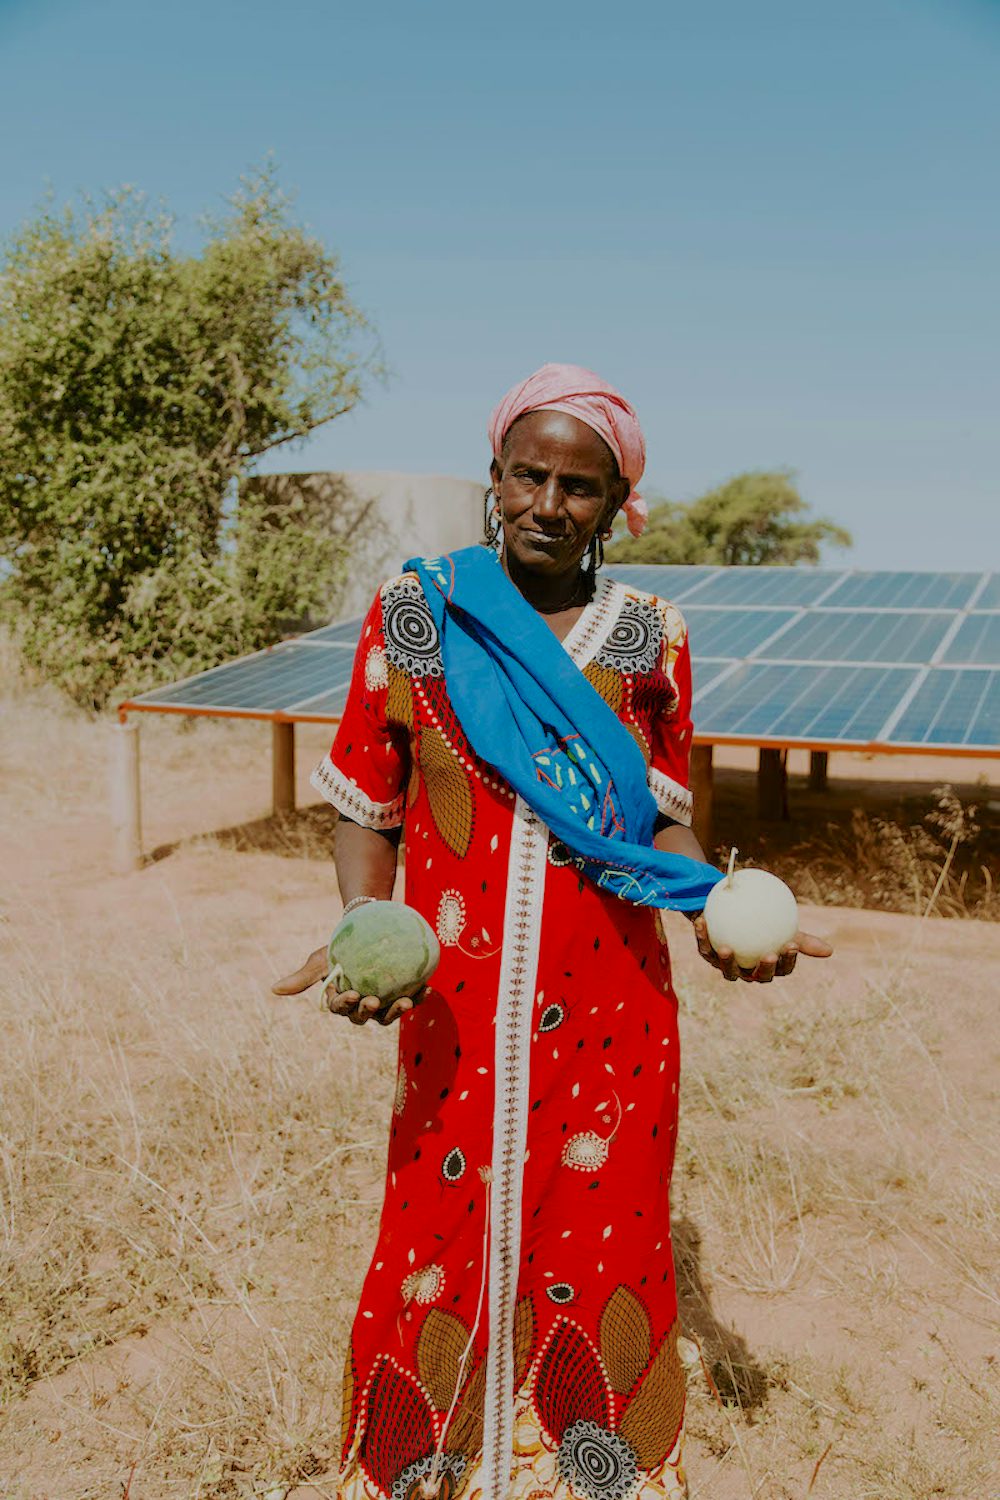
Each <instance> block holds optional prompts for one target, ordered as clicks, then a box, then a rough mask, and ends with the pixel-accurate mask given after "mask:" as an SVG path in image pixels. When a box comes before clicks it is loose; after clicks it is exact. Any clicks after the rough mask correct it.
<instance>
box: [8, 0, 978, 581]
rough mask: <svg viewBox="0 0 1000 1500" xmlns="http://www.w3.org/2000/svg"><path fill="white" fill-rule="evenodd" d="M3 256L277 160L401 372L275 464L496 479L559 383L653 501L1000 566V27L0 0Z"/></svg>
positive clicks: (951, 15)
mask: <svg viewBox="0 0 1000 1500" xmlns="http://www.w3.org/2000/svg"><path fill="white" fill-rule="evenodd" d="M0 101H2V102H0V141H2V144H0V162H2V172H0V185H2V186H0V233H2V234H4V235H6V234H7V233H9V232H10V231H12V230H13V229H15V228H16V226H17V225H18V224H19V223H20V222H21V221H23V219H24V218H25V217H27V216H29V215H30V214H31V213H32V212H33V211H34V209H35V208H36V206H37V205H38V203H39V201H40V199H41V197H42V195H43V193H44V191H45V190H46V187H47V186H51V188H52V190H53V191H54V193H55V196H56V198H57V200H63V199H65V198H68V197H71V196H72V195H73V194H75V193H77V192H78V191H79V190H81V189H84V190H90V191H98V190H100V189H101V188H103V187H113V186H116V185H118V184H120V183H123V182H129V183H133V184H135V185H137V186H140V187H142V188H144V189H145V190H147V191H148V192H149V193H150V194H151V195H152V196H154V197H160V196H162V197H163V198H164V199H165V200H166V201H167V203H168V204H169V205H170V206H171V207H172V208H173V209H174V210H175V211H176V212H177V213H178V214H179V215H180V217H181V220H182V223H183V225H184V226H185V227H184V230H183V232H184V234H185V236H186V235H188V234H190V233H191V232H192V230H191V226H192V225H193V223H194V220H195V218H196V216H197V215H198V214H199V213H200V212H201V211H203V210H205V209H211V208H213V207H218V205H219V202H220V200H221V198H222V197H223V196H224V195H225V194H227V193H228V192H229V191H231V190H232V188H233V187H234V186H235V184H236V181H237V178H238V177H239V175H240V173H241V172H243V171H245V170H246V169H247V168H249V167H251V166H252V165H253V164H255V163H258V162H260V161H261V160H262V159H263V158H264V156H265V155H266V154H267V153H268V152H273V153H274V154H275V156H276V159H277V163H278V167H279V172H280V177H281V180H282V182H283V184H284V185H285V186H286V187H288V188H294V189H295V190H296V191H297V195H298V197H297V208H298V214H299V217H300V218H301V219H302V220H304V221H305V222H306V223H308V224H309V225H310V226H311V227H312V228H313V229H314V230H315V231H317V232H318V233H319V234H320V235H321V236H322V237H323V239H324V240H325V241H326V242H327V243H328V244H329V245H330V246H332V247H334V248H335V249H336V250H337V251H338V252H339V253H340V255H341V257H342V260H343V263H344V267H345V270H346V272H347V275H348V278H349V281H350V284H351V286H352V288H353V290H354V293H355V296H356V298H357V300H359V301H360V302H361V304H362V305H363V306H364V307H365V308H366V310H367V311H368V312H369V313H370V314H371V316H372V317H373V319H374V321H375V322H376V324H377V326H378V328H379V330H380V332H381V335H382V339H383V342H384V346H385V352H386V356H387V359H388V361H389V363H390V365H391V367H392V369H393V372H394V375H393V379H392V382H391V384H390V385H389V386H388V387H387V388H386V389H384V390H383V389H379V388H377V387H376V388H375V389H374V390H372V392H371V394H370V397H369V400H368V403H367V405H366V406H365V407H364V409H362V410H360V411H358V412H357V413H353V414H351V415H350V416H349V417H347V418H345V419H342V420H341V421H339V422H336V423H334V424H332V425H331V426H329V427H328V428H326V429H324V430H322V431H321V432H320V433H318V434H317V435H316V436H315V437H314V438H313V439H312V440H311V441H310V443H309V444H308V445H307V446H305V447H304V448H301V449H299V450H298V451H293V452H288V453H287V454H282V455H280V456H277V457H276V461H275V462H274V463H273V465H272V467H274V468H286V467H287V468H308V467H315V468H389V469H410V470H415V471H421V472H430V473H434V472H443V473H453V474H462V475H467V476H470V477H480V476H482V477H483V478H484V480H485V475H486V466H487V460H488V453H487V451H486V442H485V436H484V424H485V421H486V417H487V414H488V412H489V409H490V407H491V406H492V405H493V403H494V401H495V400H496V399H497V397H498V396H499V395H500V394H501V393H502V391H503V390H504V389H505V388H506V387H507V386H508V385H509V384H511V383H512V382H513V381H514V380H515V379H517V378H519V377H521V376H522V375H524V374H527V373H528V372H529V371H530V370H531V369H532V368H534V366H536V365H537V364H540V363H541V362H542V361H544V360H547V359H566V360H572V361H576V362H578V363H581V364H586V365H590V366H592V367H593V368H595V369H597V370H599V371H600V372H601V373H602V374H604V375H606V376H607V377H608V378H609V379H612V380H614V381H616V382H617V383H618V384H619V385H620V386H621V387H622V389H623V390H624V391H625V393H626V394H627V395H628V396H629V397H630V398H631V399H632V400H633V401H634V403H635V404H636V406H637V407H638V408H639V412H640V416H641V417H642V419H643V423H644V427H645V431H646V436H647V443H648V448H649V467H648V471H647V478H646V484H645V488H646V490H647V492H650V493H655V492H659V493H665V494H669V495H671V496H673V497H675V498H678V499H683V498H689V497H690V496H692V495H694V494H697V493H698V492H699V491H700V490H702V489H704V488H707V487H708V486H709V485H711V484H713V483H716V482H718V481H720V480H721V479H723V478H725V477H726V476H727V475H729V474H732V473H734V472H736V471H738V470H740V469H745V468H754V467H769V466H779V465H783V466H790V467H792V468H794V469H796V470H797V471H798V474H799V479H800V483H801V487H802V490H803V493H804V494H805V496H806V498H807V499H808V500H809V501H810V502H812V504H813V505H814V506H815V507H816V509H817V510H818V511H820V512H822V513H825V514H828V515H830V516H832V517H834V518H835V519H836V520H838V521H841V522H842V523H843V524H845V525H847V526H848V527H849V528H850V529H851V530H852V531H853V532H854V534H855V540H856V547H855V551H854V553H853V556H852V558H851V560H852V561H853V562H854V563H855V564H856V565H858V566H863V567H917V568H930V567H948V568H977V567H981V566H983V565H984V564H990V565H992V566H997V565H998V561H1000V546H998V541H1000V436H998V434H1000V411H998V407H1000V399H998V398H1000V353H998V351H1000V269H998V267H1000V191H998V189H1000V182H998V176H1000V172H998V162H1000V0H841V3H840V4H838V5H836V6H834V5H830V4H828V3H827V4H820V3H818V0H754V3H752V4H748V3H747V0H702V3H701V4H698V5H694V4H691V3H690V0H687V3H683V4H682V3H679V0H650V3H637V0H617V3H614V4H609V3H606V4H601V5H597V4H594V3H591V0H575V3H574V4H572V5H569V4H565V3H560V4H555V3H546V0H533V3H531V4H525V3H523V0H512V3H509V4H508V5H506V6H496V7H494V6H487V5H484V4H477V3H476V0H462V3H452V0H448V3H439V0H409V3H406V4H403V3H397V0H383V3H377V0H369V3H367V4H365V3H361V0H352V3H351V4H349V5H348V4H343V3H341V0H315V3H307V0H284V3H283V4H281V5H278V4H275V3H269V4H263V3H261V0H239V3H234V0H200V3H198V4H194V3H192V0H171V3H170V4H154V3H151V0H88V3H87V4H86V5H84V4H82V3H71V0H23V3H17V0H0Z"/></svg>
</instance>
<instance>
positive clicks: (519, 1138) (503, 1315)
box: [482, 797, 548, 1500]
mask: <svg viewBox="0 0 1000 1500" xmlns="http://www.w3.org/2000/svg"><path fill="white" fill-rule="evenodd" d="M547 849H548V830H547V828H546V826H545V824H544V823H542V822H541V820H540V819H539V818H538V817H537V816H536V815H535V813H533V812H532V810H531V808H530V807H529V806H528V804H527V803H526V802H524V801H522V799H521V798H520V797H518V798H517V800H516V802H515V803H514V822H513V826H512V829H511V840H510V858H509V860H508V864H507V898H506V903H505V910H504V933H503V958H502V960H501V964H500V980H499V993H498V995H497V1020H496V1028H497V1029H496V1043H495V1053H494V1070H493V1071H494V1089H495V1105H494V1115H493V1203H492V1212H491V1215H490V1303H489V1318H490V1324H489V1348H488V1351H487V1355H486V1404H485V1413H484V1426H483V1475H482V1488H483V1500H506V1495H507V1491H508V1489H509V1487H510V1470H511V1463H512V1460H513V1448H514V1305H515V1302H516V1299H517V1281H518V1276H519V1273H520V1263H521V1195H522V1187H523V1182H524V1153H525V1149H526V1146H527V1139H528V1081H529V1075H530V1061H531V1060H530V1045H531V1023H532V1010H533V1007H534V1000H535V982H536V979H537V977H538V952H539V936H540V932H541V925H542V902H543V898H544V895H545V860H546V853H547Z"/></svg>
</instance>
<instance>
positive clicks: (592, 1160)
mask: <svg viewBox="0 0 1000 1500" xmlns="http://www.w3.org/2000/svg"><path fill="white" fill-rule="evenodd" d="M608 1149H609V1146H608V1142H607V1141H606V1140H605V1139H604V1137H603V1136H601V1135H598V1134H597V1132H596V1130H581V1131H580V1133H579V1134H578V1135H571V1136H570V1138H569V1140H568V1141H567V1142H566V1144H565V1146H564V1147H563V1149H562V1164H563V1166H564V1167H575V1168H576V1170H577V1171H578V1172H597V1171H599V1170H600V1169H601V1167H603V1166H604V1163H605V1162H606V1161H607V1159H608Z"/></svg>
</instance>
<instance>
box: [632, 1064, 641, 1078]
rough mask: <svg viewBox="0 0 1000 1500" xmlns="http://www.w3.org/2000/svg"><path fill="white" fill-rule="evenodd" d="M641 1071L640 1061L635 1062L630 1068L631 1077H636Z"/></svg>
mask: <svg viewBox="0 0 1000 1500" xmlns="http://www.w3.org/2000/svg"><path fill="white" fill-rule="evenodd" d="M641 1072H642V1063H636V1065H635V1067H634V1068H633V1069H632V1077H633V1078H638V1076H639V1074H640V1073H641Z"/></svg>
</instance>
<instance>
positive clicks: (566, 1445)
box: [559, 1420, 639, 1500]
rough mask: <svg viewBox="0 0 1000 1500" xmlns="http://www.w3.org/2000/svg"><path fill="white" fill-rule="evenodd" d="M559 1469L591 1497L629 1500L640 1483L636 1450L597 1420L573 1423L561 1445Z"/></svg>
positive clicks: (583, 1493) (580, 1492)
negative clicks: (627, 1498)
mask: <svg viewBox="0 0 1000 1500" xmlns="http://www.w3.org/2000/svg"><path fill="white" fill-rule="evenodd" d="M559 1472H560V1473H561V1474H562V1477H563V1478H564V1479H565V1480H566V1481H567V1483H569V1484H571V1485H572V1486H573V1488H574V1490H576V1491H577V1493H578V1494H581V1495H585V1496H586V1497H587V1500H626V1497H628V1496H631V1495H633V1494H634V1493H635V1491H636V1489H637V1488H638V1484H639V1463H638V1459H637V1457H636V1453H635V1449H634V1448H633V1447H632V1445H631V1443H627V1442H626V1441H625V1439H624V1438H623V1437H620V1436H619V1435H618V1433H617V1432H609V1431H608V1429H607V1428H606V1427H598V1425H597V1423H596V1422H588V1421H586V1420H581V1421H579V1422H573V1423H572V1425H571V1426H569V1427H567V1428H566V1431H565V1432H564V1433H563V1440H562V1442H561V1443H560V1444H559Z"/></svg>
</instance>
